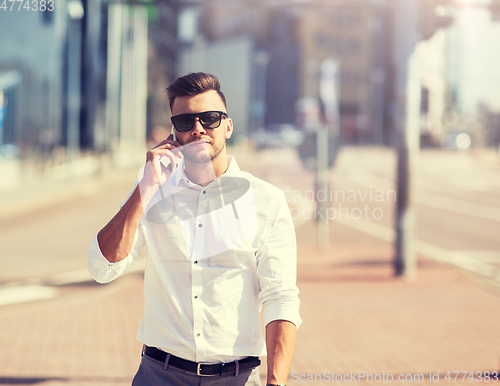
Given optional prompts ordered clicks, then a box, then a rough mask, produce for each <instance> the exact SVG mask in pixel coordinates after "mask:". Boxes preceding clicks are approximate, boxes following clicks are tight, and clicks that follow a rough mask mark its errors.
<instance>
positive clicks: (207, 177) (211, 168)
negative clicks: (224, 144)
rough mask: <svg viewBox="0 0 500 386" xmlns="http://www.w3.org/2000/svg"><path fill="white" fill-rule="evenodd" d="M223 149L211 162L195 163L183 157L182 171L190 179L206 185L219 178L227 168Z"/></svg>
mask: <svg viewBox="0 0 500 386" xmlns="http://www.w3.org/2000/svg"><path fill="white" fill-rule="evenodd" d="M228 166H229V165H228V163H227V157H226V151H225V149H224V150H223V151H221V152H220V153H219V155H217V157H215V158H214V159H213V160H212V161H211V162H207V163H204V164H197V163H193V162H190V161H188V160H187V159H185V158H184V172H185V173H186V176H187V177H188V178H189V180H190V181H192V182H194V183H195V184H198V185H200V186H207V185H208V184H209V183H211V182H212V181H215V180H216V179H217V178H219V177H220V176H221V175H222V174H223V173H224V172H225V171H226V170H227V168H228Z"/></svg>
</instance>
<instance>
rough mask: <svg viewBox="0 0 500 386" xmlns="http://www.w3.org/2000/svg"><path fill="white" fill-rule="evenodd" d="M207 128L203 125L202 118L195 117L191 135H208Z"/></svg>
mask: <svg viewBox="0 0 500 386" xmlns="http://www.w3.org/2000/svg"><path fill="white" fill-rule="evenodd" d="M206 132H207V131H206V130H205V128H204V127H203V126H202V125H201V122H200V118H198V117H195V119H194V126H193V128H192V129H191V135H193V136H195V137H197V136H200V135H203V134H206Z"/></svg>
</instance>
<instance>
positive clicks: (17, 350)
mask: <svg viewBox="0 0 500 386" xmlns="http://www.w3.org/2000/svg"><path fill="white" fill-rule="evenodd" d="M241 164H243V162H240V165H241ZM127 178H128V177H127ZM47 190H49V187H47ZM70 193H71V192H70ZM315 239H316V235H315V226H314V224H313V223H312V222H306V223H303V224H302V225H301V226H300V227H298V229H297V240H298V246H299V262H298V286H299V288H300V291H301V294H300V297H301V315H302V318H303V324H302V326H301V327H300V329H299V330H298V334H297V345H296V350H295V356H294V359H293V362H292V366H291V369H290V378H289V380H288V383H287V384H288V385H289V386H290V385H297V386H299V385H326V384H331V383H333V382H332V380H331V378H332V372H333V373H334V375H333V378H334V379H335V377H337V378H336V379H337V382H336V383H359V384H365V385H367V384H377V385H384V384H390V383H395V382H402V380H404V377H406V379H407V380H408V382H407V383H410V384H422V385H426V384H430V383H435V382H438V381H439V382H444V383H460V384H473V383H477V380H478V379H479V373H476V372H477V371H481V372H483V373H484V372H485V371H490V372H493V371H497V372H498V371H499V370H500V328H499V326H498V321H499V320H500V287H498V284H495V283H491V282H487V281H486V280H485V279H482V278H479V277H476V276H472V275H471V274H469V273H466V272H465V271H461V270H459V269H457V268H454V267H451V266H447V265H442V264H439V263H435V262H433V261H431V260H427V259H425V258H423V257H422V256H419V268H418V272H417V277H416V279H415V281H413V282H405V281H403V280H399V279H395V278H394V277H393V275H392V269H391V259H392V255H393V252H392V245H390V244H389V243H387V242H384V241H382V240H380V239H375V238H372V237H371V236H368V235H366V234H364V233H361V232H358V231H356V230H354V229H352V228H349V227H347V226H345V225H342V224H340V223H333V225H332V226H331V229H330V240H331V245H330V247H329V248H327V249H326V250H319V249H317V248H316V246H315V242H314V241H315ZM142 285H143V279H142V276H141V274H140V273H132V274H129V275H127V276H125V277H122V278H120V279H119V280H117V281H115V282H113V283H111V284H108V285H104V286H102V285H99V284H97V283H93V282H83V283H79V284H78V283H75V284H69V285H65V286H62V287H61V292H62V296H60V297H57V298H54V299H49V300H44V301H39V302H33V303H23V304H16V305H11V306H5V307H1V308H0V331H2V333H1V335H0V347H2V350H0V385H43V386H62V385H66V386H107V385H117V386H118V385H119V386H125V385H130V383H131V379H132V377H133V375H134V374H135V372H136V370H137V367H138V365H139V361H140V351H141V344H140V343H139V342H138V341H137V340H136V338H135V335H136V332H137V328H138V326H139V323H140V320H141V317H142V307H143V297H142ZM453 371H455V373H453ZM460 371H461V372H462V373H459V376H458V377H457V379H456V381H454V378H455V376H456V375H457V373H456V372H460ZM465 371H466V372H467V376H469V375H470V373H471V372H472V371H474V378H475V379H474V382H472V381H471V380H470V379H469V380H467V378H466V379H465V382H462V378H463V375H464V372H465ZM351 372H352V375H356V376H355V377H354V378H351ZM358 372H361V374H363V373H362V372H364V374H365V378H360V377H359V376H357V375H358ZM438 372H439V375H438V374H437V373H438ZM447 372H451V373H450V377H451V382H448V378H447V377H446V375H447ZM368 373H369V374H370V375H371V377H372V379H371V380H370V381H369V382H367V381H366V376H367V375H368ZM264 374H265V365H264V366H263V367H262V376H263V377H264ZM418 374H422V375H424V376H425V378H424V380H423V381H422V380H418V378H415V375H418ZM339 375H340V377H342V379H343V381H342V382H339V379H340V378H338V377H339ZM389 375H390V377H389ZM382 376H383V377H384V379H386V380H388V379H390V378H391V377H392V382H387V381H386V382H384V381H383V380H382V379H381V377H382ZM399 376H402V378H400V380H399V381H398V377H399ZM430 376H432V377H433V378H432V381H431V379H429V378H430ZM410 378H411V379H417V381H413V382H409V380H410ZM492 380H493V379H492ZM264 381H265V379H264V378H263V384H265V383H264ZM498 382H500V380H498ZM492 383H494V382H492Z"/></svg>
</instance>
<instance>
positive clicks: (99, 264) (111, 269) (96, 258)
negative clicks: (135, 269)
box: [87, 226, 144, 284]
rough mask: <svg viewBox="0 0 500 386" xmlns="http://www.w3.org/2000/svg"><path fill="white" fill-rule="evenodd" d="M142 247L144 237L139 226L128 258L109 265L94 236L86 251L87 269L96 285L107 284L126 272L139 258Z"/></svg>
mask: <svg viewBox="0 0 500 386" xmlns="http://www.w3.org/2000/svg"><path fill="white" fill-rule="evenodd" d="M143 246H144V236H143V233H142V229H141V226H139V228H138V229H137V232H136V233H135V236H134V243H133V245H132V250H131V251H130V253H129V254H128V256H127V257H126V258H125V259H123V260H120V261H119V262H117V263H111V262H110V261H108V260H107V259H106V257H104V255H103V254H102V252H101V248H100V247H99V242H98V240H97V235H96V236H95V237H94V239H93V240H92V242H91V243H90V246H89V248H88V251H87V269H88V271H89V273H90V275H91V276H92V277H93V278H94V280H95V281H97V282H98V283H101V284H104V283H109V282H111V281H113V280H115V279H116V278H118V277H120V276H122V275H124V274H125V272H127V269H128V267H129V266H130V264H132V262H133V261H134V259H135V258H137V257H139V255H140V252H141V249H142V247H143Z"/></svg>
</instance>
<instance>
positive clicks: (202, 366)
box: [144, 346, 260, 376]
mask: <svg viewBox="0 0 500 386" xmlns="http://www.w3.org/2000/svg"><path fill="white" fill-rule="evenodd" d="M144 354H146V355H147V356H148V357H151V358H153V359H156V360H157V361H160V362H165V360H166V359H167V356H168V353H166V352H165V351H163V350H160V349H157V348H156V347H149V346H144ZM236 362H238V364H239V371H240V372H241V371H246V370H250V369H253V368H255V367H257V366H260V359H259V358H258V357H247V358H244V359H241V360H239V361H235V362H230V363H202V362H193V361H188V360H187V359H182V358H179V357H176V356H175V355H170V358H169V359H168V365H169V366H174V367H177V368H178V369H182V370H186V371H190V372H192V373H195V374H197V375H200V376H214V375H224V374H235V373H236Z"/></svg>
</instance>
